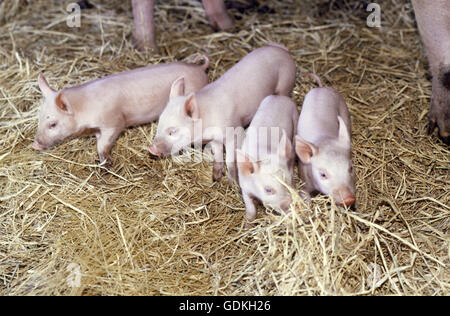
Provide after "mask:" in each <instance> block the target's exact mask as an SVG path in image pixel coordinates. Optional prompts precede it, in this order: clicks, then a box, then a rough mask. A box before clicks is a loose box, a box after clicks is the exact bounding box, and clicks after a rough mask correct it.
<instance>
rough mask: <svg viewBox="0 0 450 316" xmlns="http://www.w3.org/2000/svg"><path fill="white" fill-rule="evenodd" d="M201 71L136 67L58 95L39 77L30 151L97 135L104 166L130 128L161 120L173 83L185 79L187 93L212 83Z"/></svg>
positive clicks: (189, 66)
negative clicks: (39, 103)
mask: <svg viewBox="0 0 450 316" xmlns="http://www.w3.org/2000/svg"><path fill="white" fill-rule="evenodd" d="M203 57H204V59H205V63H204V64H203V65H202V66H198V65H194V64H187V63H182V62H173V63H167V64H157V65H151V66H147V67H143V68H138V69H134V70H130V71H126V72H122V73H119V74H115V75H110V76H107V77H105V78H102V79H98V80H94V81H91V82H88V83H85V84H83V85H80V86H76V87H71V88H66V89H62V90H60V91H56V90H54V89H52V88H51V87H50V86H49V85H48V83H47V80H46V79H45V78H44V76H43V75H42V74H40V75H39V77H38V84H39V88H40V90H41V92H42V94H43V96H44V103H43V105H42V108H41V110H40V112H39V124H38V129H37V133H36V137H35V140H34V143H33V145H32V147H33V148H34V149H36V150H45V149H48V148H50V147H53V146H55V145H57V144H59V143H60V142H62V141H63V140H64V139H66V138H67V137H69V136H78V135H82V134H95V136H96V137H97V150H98V155H99V158H100V162H103V161H105V160H108V158H109V153H110V150H111V147H112V146H113V145H114V142H115V141H116V139H117V137H118V136H119V134H120V133H121V132H122V131H123V130H124V129H125V128H126V127H129V126H133V125H139V124H145V123H149V122H153V121H155V120H156V119H158V117H159V115H160V114H161V112H162V110H163V109H164V106H165V105H166V103H167V101H168V99H169V92H170V87H171V84H172V82H173V81H174V80H175V79H176V78H178V77H180V76H183V77H185V78H186V79H187V84H186V91H189V92H192V91H196V90H198V89H200V88H202V87H203V86H205V85H206V84H207V83H208V77H207V75H206V73H205V70H206V68H207V67H208V64H209V60H208V58H207V57H206V56H203Z"/></svg>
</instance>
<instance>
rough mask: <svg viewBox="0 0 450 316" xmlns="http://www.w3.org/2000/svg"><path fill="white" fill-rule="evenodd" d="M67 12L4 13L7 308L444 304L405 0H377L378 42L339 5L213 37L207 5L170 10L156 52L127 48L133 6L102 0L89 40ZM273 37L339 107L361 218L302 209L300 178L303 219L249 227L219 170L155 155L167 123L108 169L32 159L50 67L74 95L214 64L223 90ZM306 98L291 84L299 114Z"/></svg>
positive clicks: (60, 4)
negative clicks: (186, 65)
mask: <svg viewBox="0 0 450 316" xmlns="http://www.w3.org/2000/svg"><path fill="white" fill-rule="evenodd" d="M68 2H69V1H43V0H37V1H25V0H11V1H2V2H0V23H1V24H0V67H1V68H0V83H1V85H0V136H1V137H0V188H1V190H0V192H1V193H0V294H1V295H49V294H50V295H173V294H180V295H225V294H228V295H449V294H450V273H449V272H450V271H449V264H450V260H449V259H450V244H449V239H450V231H449V227H450V207H449V204H450V203H449V200H450V190H449V188H450V177H449V170H448V167H449V160H450V152H449V149H448V147H446V146H445V145H444V144H442V143H441V142H440V141H439V140H438V139H437V138H436V137H429V136H427V135H426V127H427V123H428V122H427V113H428V108H429V100H430V94H431V83H430V81H429V75H428V73H429V72H428V68H427V67H428V66H427V62H426V58H425V56H424V54H423V49H422V45H421V43H420V38H419V35H418V31H417V28H416V26H415V22H414V16H413V12H412V9H411V6H410V4H409V2H407V1H403V0H394V1H379V2H378V3H380V5H381V8H382V12H381V17H382V27H381V28H380V29H377V28H369V27H367V26H366V20H365V19H366V17H367V15H368V14H369V13H367V12H365V11H364V10H363V9H360V8H358V7H352V6H351V5H347V4H346V2H345V1H341V2H339V3H338V2H336V1H317V2H316V3H317V4H316V5H311V4H307V3H306V1H260V4H261V6H260V9H258V8H252V9H249V10H247V11H245V12H243V13H241V12H239V11H237V10H235V9H231V10H229V12H230V13H231V14H232V15H233V16H234V18H235V21H236V26H235V28H234V29H233V30H232V31H230V32H217V33H214V32H212V30H211V28H210V27H209V25H208V24H207V19H206V18H205V15H204V11H203V9H202V7H201V4H200V2H197V1H194V0H177V1H167V2H166V1H159V2H158V3H157V5H156V10H155V12H156V13H155V14H156V16H155V19H156V25H157V32H158V38H157V43H158V45H159V48H160V50H159V52H153V53H140V52H138V51H136V50H134V49H133V47H132V41H131V29H132V15H131V7H130V6H131V4H130V2H131V1H116V0H114V1H100V0H97V1H94V0H92V1H91V2H92V3H93V4H94V5H95V7H96V8H95V9H91V10H87V11H83V12H82V16H81V27H80V28H69V27H68V26H67V25H66V23H65V22H66V17H67V14H68V13H67V12H66V10H65V8H66V7H67V4H68ZM309 2H311V1H309ZM261 7H262V8H263V9H261ZM266 40H270V41H274V42H279V43H281V44H283V45H285V46H287V47H288V48H289V49H290V51H291V53H292V55H293V57H294V59H295V61H296V63H297V70H298V72H315V73H317V74H319V75H320V76H321V77H322V80H323V81H324V83H325V84H327V85H332V86H334V87H335V88H336V89H338V90H339V91H340V92H341V93H342V94H343V96H344V97H345V99H346V101H347V103H348V106H349V109H350V112H351V115H352V122H353V135H352V144H353V155H354V165H355V172H356V183H357V185H356V189H357V204H356V207H355V208H354V209H351V210H346V209H343V208H340V207H336V205H335V204H334V202H333V201H332V200H331V199H329V198H327V197H323V196H319V197H317V198H315V199H313V203H312V204H311V205H306V204H304V203H303V202H302V200H301V198H300V197H299V196H298V195H297V192H299V190H300V189H301V184H300V182H299V181H298V179H297V181H296V183H297V184H296V188H294V190H293V194H294V200H295V201H294V203H293V205H292V209H293V211H292V213H291V214H289V215H280V214H277V213H276V212H273V211H271V210H267V209H265V208H264V207H260V208H259V211H258V219H257V221H256V224H255V225H254V226H253V227H251V228H246V227H245V225H244V213H245V208H244V204H243V202H242V199H241V196H240V192H239V189H238V188H236V187H233V188H231V187H229V185H228V182H227V180H226V177H225V178H224V179H223V180H222V181H220V182H218V183H214V182H213V181H212V179H211V178H212V176H211V174H212V166H211V164H210V163H208V162H205V161H204V162H190V163H183V162H181V161H180V159H178V160H177V159H164V160H156V159H152V158H151V157H150V156H149V154H148V152H147V150H146V148H147V147H148V145H149V144H150V143H151V140H152V138H153V136H154V135H155V131H156V126H157V125H156V123H155V124H148V125H145V126H140V127H136V128H132V129H129V130H127V131H126V132H124V133H123V134H122V136H121V137H120V138H119V140H118V142H117V144H116V145H115V147H114V148H113V151H112V157H113V166H112V167H111V168H109V169H105V168H103V167H100V166H99V165H98V161H97V152H96V141H95V138H93V137H81V138H75V139H72V140H68V141H66V142H64V143H63V144H62V145H60V146H58V147H56V148H54V149H52V150H50V151H47V152H43V153H38V152H36V151H33V150H32V149H31V148H30V145H31V142H32V140H33V137H34V133H35V131H36V127H37V114H38V111H39V107H40V105H41V103H42V101H41V94H40V92H39V90H38V88H37V83H36V81H37V80H36V79H37V75H38V73H40V72H43V73H44V74H45V75H46V76H47V78H48V80H49V82H50V85H51V86H53V87H55V88H62V87H68V86H71V85H76V84H81V83H83V82H86V81H89V80H92V79H95V78H99V77H102V76H105V75H108V74H112V73H117V72H121V71H124V70H128V69H132V68H136V67H141V66H145V65H147V64H152V63H160V62H169V61H175V60H183V59H186V58H193V57H195V54H197V53H206V54H208V56H209V57H210V59H211V66H210V69H209V77H210V79H211V80H214V79H216V78H218V77H219V76H220V75H222V74H223V73H224V72H225V71H226V70H227V69H228V68H229V67H231V66H232V65H233V64H235V63H236V62H237V61H238V60H240V59H241V58H242V57H243V56H245V55H246V54H247V53H248V52H249V51H251V50H252V49H254V48H256V47H260V46H263V45H264V42H265V41H266ZM312 87H314V83H313V82H312V81H310V80H309V79H303V80H300V79H297V84H296V87H295V91H294V95H293V98H294V100H295V101H296V102H297V104H298V105H299V108H300V106H301V103H302V100H303V97H304V95H305V94H306V93H307V92H308V90H309V89H311V88H312ZM192 154H193V155H197V156H198V155H199V153H192Z"/></svg>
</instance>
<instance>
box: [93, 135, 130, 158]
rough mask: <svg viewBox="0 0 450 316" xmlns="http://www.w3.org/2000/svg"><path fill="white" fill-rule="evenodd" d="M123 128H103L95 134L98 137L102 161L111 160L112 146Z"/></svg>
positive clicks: (99, 154)
mask: <svg viewBox="0 0 450 316" xmlns="http://www.w3.org/2000/svg"><path fill="white" fill-rule="evenodd" d="M122 130H123V129H122V128H105V129H101V130H100V131H99V132H98V133H97V134H96V135H95V136H96V137H97V152H98V156H99V158H100V163H102V162H104V161H106V162H107V163H108V164H109V163H110V162H111V159H110V155H109V154H110V152H111V148H112V146H113V145H114V143H115V142H116V140H117V137H119V135H120V133H121V132H122Z"/></svg>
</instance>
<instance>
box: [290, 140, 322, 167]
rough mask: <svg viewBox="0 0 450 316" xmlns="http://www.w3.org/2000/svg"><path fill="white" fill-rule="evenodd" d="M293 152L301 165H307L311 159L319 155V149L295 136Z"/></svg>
mask: <svg viewBox="0 0 450 316" xmlns="http://www.w3.org/2000/svg"><path fill="white" fill-rule="evenodd" d="M295 152H296V153H297V155H298V157H299V158H300V160H301V161H302V162H303V163H305V164H309V163H311V158H312V157H313V156H315V155H317V154H318V153H319V148H317V147H316V146H315V145H313V144H311V143H308V142H307V141H305V140H303V139H302V138H301V137H300V136H298V135H297V136H295Z"/></svg>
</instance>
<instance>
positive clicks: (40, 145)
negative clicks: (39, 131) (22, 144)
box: [31, 140, 47, 151]
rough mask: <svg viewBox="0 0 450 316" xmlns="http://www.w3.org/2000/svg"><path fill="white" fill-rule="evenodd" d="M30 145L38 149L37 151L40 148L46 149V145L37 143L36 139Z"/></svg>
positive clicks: (40, 149)
mask: <svg viewBox="0 0 450 316" xmlns="http://www.w3.org/2000/svg"><path fill="white" fill-rule="evenodd" d="M31 147H32V148H33V149H35V150H39V151H42V150H46V149H47V147H45V146H43V145H42V144H41V143H39V142H38V141H37V140H35V141H34V142H33V144H31Z"/></svg>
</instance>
